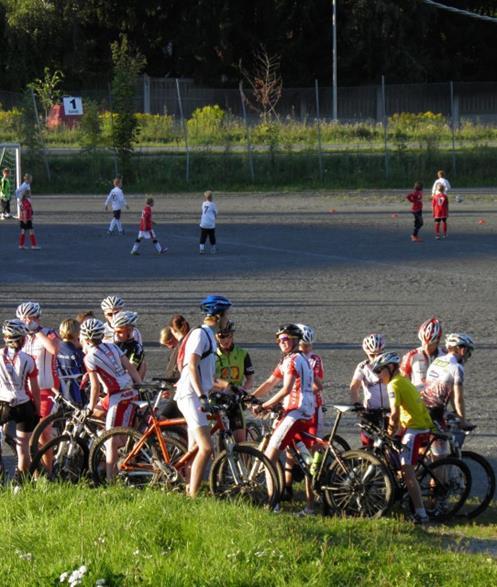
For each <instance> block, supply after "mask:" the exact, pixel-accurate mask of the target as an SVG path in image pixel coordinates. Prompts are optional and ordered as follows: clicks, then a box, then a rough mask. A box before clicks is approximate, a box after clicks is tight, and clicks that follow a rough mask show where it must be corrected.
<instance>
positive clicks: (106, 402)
mask: <svg viewBox="0 0 497 587" xmlns="http://www.w3.org/2000/svg"><path fill="white" fill-rule="evenodd" d="M137 399H138V392H136V391H135V390H134V389H126V390H125V391H120V392H119V393H113V394H112V395H106V396H105V397H104V399H103V401H102V402H101V404H100V405H99V406H97V407H98V408H101V409H103V410H104V411H105V412H106V413H107V415H106V417H105V429H106V430H110V429H111V428H114V427H115V426H130V425H131V423H132V421H133V416H134V415H135V409H136V406H135V405H134V404H133V401H134V400H137Z"/></svg>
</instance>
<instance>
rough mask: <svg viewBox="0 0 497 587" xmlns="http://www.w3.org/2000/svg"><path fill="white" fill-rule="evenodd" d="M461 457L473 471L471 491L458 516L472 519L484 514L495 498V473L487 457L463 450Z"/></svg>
mask: <svg viewBox="0 0 497 587" xmlns="http://www.w3.org/2000/svg"><path fill="white" fill-rule="evenodd" d="M461 458H462V461H463V463H464V464H465V465H467V467H468V469H469V470H470V472H471V493H470V495H469V497H468V499H467V500H466V503H465V504H464V505H463V506H462V507H461V509H460V510H459V511H458V512H457V516H462V517H465V518H467V519H468V520H471V519H473V518H476V517H477V516H479V515H480V514H482V513H483V512H484V511H485V510H486V509H487V508H488V506H489V505H490V502H491V501H492V499H493V498H494V495H495V473H494V470H493V468H492V465H491V464H490V463H489V462H488V461H487V459H486V458H485V457H483V456H482V455H480V454H478V453H476V452H473V451H469V450H463V451H462V455H461Z"/></svg>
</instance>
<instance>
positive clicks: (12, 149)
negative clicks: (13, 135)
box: [0, 143, 21, 188]
mask: <svg viewBox="0 0 497 587" xmlns="http://www.w3.org/2000/svg"><path fill="white" fill-rule="evenodd" d="M6 167H8V168H9V169H10V173H11V177H12V179H14V178H15V187H16V188H18V187H19V186H20V185H21V145H19V144H17V143H0V173H1V170H2V169H5V168H6Z"/></svg>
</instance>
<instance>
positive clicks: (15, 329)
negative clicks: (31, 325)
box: [2, 320, 28, 344]
mask: <svg viewBox="0 0 497 587" xmlns="http://www.w3.org/2000/svg"><path fill="white" fill-rule="evenodd" d="M27 334H28V329H27V328H26V325H25V324H24V322H21V321H20V320H5V322H4V323H3V324H2V335H3V337H4V339H5V341H6V342H7V344H8V342H17V341H18V340H20V339H21V338H24V337H25V336H26V335H27Z"/></svg>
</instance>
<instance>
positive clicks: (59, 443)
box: [29, 434, 88, 483]
mask: <svg viewBox="0 0 497 587" xmlns="http://www.w3.org/2000/svg"><path fill="white" fill-rule="evenodd" d="M49 451H53V457H52V468H51V470H48V469H47V468H46V466H45V464H44V463H43V457H44V456H45V455H46V454H47V453H48V452H49ZM87 466H88V446H87V445H86V444H85V442H83V441H82V440H81V439H80V438H74V437H72V436H69V435H68V434H63V435H61V436H57V437H55V438H53V439H52V440H50V441H49V442H47V443H46V444H45V445H43V447H42V448H41V449H40V450H39V451H38V452H37V453H36V455H35V457H34V459H33V461H32V463H31V467H30V470H29V471H30V474H31V475H33V476H37V477H46V478H47V479H49V480H50V481H65V482H69V483H78V482H79V480H80V479H81V477H83V475H84V474H85V472H86V470H87Z"/></svg>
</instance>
